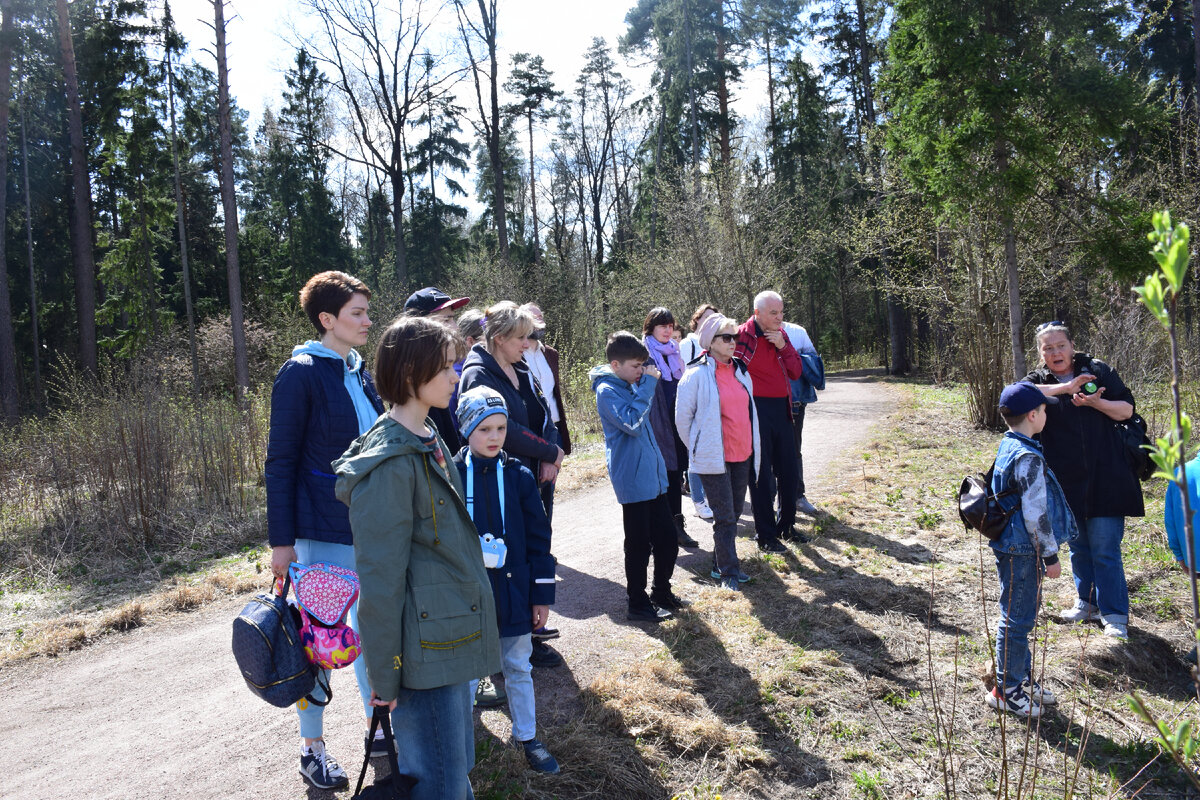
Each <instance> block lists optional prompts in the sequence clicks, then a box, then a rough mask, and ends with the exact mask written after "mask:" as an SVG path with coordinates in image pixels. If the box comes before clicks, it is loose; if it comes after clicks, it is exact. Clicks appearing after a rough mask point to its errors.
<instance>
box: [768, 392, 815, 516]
mask: <svg viewBox="0 0 1200 800" xmlns="http://www.w3.org/2000/svg"><path fill="white" fill-rule="evenodd" d="M807 408H808V404H807V403H792V433H793V434H794V435H795V438H796V497H797V498H800V497H804V496H805V495H806V494H808V492H807V491H806V490H805V486H804V452H803V450H802V448H803V446H804V412H805V410H806V409H807ZM771 494H772V495H774V494H775V476H774V475H773V474H772V475H771Z"/></svg>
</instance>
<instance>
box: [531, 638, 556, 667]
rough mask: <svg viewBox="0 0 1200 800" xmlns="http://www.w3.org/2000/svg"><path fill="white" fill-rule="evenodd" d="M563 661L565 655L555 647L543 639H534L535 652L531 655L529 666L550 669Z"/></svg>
mask: <svg viewBox="0 0 1200 800" xmlns="http://www.w3.org/2000/svg"><path fill="white" fill-rule="evenodd" d="M562 663H563V657H562V656H560V655H559V654H558V653H557V652H556V651H555V650H554V648H552V647H551V646H550V645H548V644H546V643H545V642H543V641H539V640H537V639H534V640H533V652H532V653H531V654H530V655H529V666H531V667H539V668H541V669H550V668H551V667H557V666H559V665H561V664H562Z"/></svg>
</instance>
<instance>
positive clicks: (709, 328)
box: [697, 313, 733, 350]
mask: <svg viewBox="0 0 1200 800" xmlns="http://www.w3.org/2000/svg"><path fill="white" fill-rule="evenodd" d="M731 322H733V320H731V319H730V318H729V317H727V316H725V315H724V314H719V313H713V314H710V315H709V316H708V317H706V318H705V320H704V322H701V323H700V330H699V331H697V334H698V335H699V337H700V347H701V348H703V349H704V350H707V349H708V347H709V345H711V344H712V340H713V337H714V336H716V335H717V334H718V333H719V332H720V331H721V328H724V327H725V326H726V325H727V324H729V323H731Z"/></svg>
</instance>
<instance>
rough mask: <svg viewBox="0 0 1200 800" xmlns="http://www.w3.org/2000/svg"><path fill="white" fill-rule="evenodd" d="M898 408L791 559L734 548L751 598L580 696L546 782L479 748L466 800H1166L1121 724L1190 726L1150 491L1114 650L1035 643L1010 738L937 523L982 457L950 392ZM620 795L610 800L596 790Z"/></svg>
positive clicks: (721, 608) (961, 571)
mask: <svg viewBox="0 0 1200 800" xmlns="http://www.w3.org/2000/svg"><path fill="white" fill-rule="evenodd" d="M904 396H905V400H904V402H903V403H902V404H901V405H900V408H899V410H898V412H897V413H896V414H895V415H894V416H893V417H892V418H891V419H890V420H889V421H888V422H886V423H885V424H883V425H881V426H880V429H879V430H877V431H875V432H874V434H873V439H872V440H871V441H870V442H869V444H868V445H867V447H866V448H864V450H863V451H861V452H859V453H853V454H849V455H848V456H847V457H846V458H844V459H843V461H842V462H841V465H840V467H839V468H838V472H837V479H836V488H835V490H834V491H833V492H832V493H831V494H830V495H828V496H825V497H820V498H818V500H819V503H820V505H821V506H822V507H823V508H824V509H825V510H826V511H827V512H828V513H827V514H825V515H823V516H822V517H821V518H820V519H818V520H816V521H812V522H810V523H809V524H810V527H811V530H810V531H809V533H811V534H813V535H814V541H813V542H812V543H811V544H806V545H800V546H795V545H793V546H791V547H790V548H789V552H788V553H787V554H785V555H783V556H768V557H762V556H759V555H758V554H757V553H756V552H754V548H752V546H749V543H748V542H745V541H744V540H743V541H740V542H739V546H740V549H741V550H742V556H743V564H744V568H745V569H746V571H747V572H749V573H750V574H751V575H753V576H754V577H755V581H754V582H753V583H751V584H749V585H748V586H747V587H746V591H744V592H743V593H742V594H741V595H733V594H731V593H728V592H724V591H722V590H719V589H717V588H715V587H704V588H701V589H700V590H699V595H698V597H695V602H694V604H693V605H692V607H691V608H690V609H688V610H687V611H685V612H684V613H682V614H680V615H679V616H678V618H677V619H676V620H674V621H672V622H670V623H667V624H665V625H663V626H661V630H660V631H659V632H658V634H656V635H657V637H658V638H659V640H660V646H659V647H656V648H654V649H653V650H651V652H649V653H648V654H646V655H645V656H644V657H642V658H641V659H640V660H637V661H635V662H633V663H614V664H612V665H611V667H610V668H609V669H608V671H606V672H605V673H603V674H601V675H600V676H599V677H597V678H596V679H595V680H594V681H593V682H592V683H591V685H589V686H586V687H584V688H582V689H581V693H580V696H579V698H578V699H579V700H581V701H582V707H583V714H582V717H581V718H580V719H578V720H576V721H573V722H572V723H571V725H570V731H571V736H572V740H571V741H572V744H571V745H570V747H566V746H563V745H558V746H556V747H554V748H552V749H553V750H554V751H555V752H556V753H564V754H570V755H569V759H568V758H567V757H565V756H564V761H565V763H566V764H567V766H566V767H565V768H564V773H563V775H562V776H559V778H555V779H553V781H554V782H553V783H551V782H550V781H548V780H546V779H538V778H532V777H530V776H529V773H528V770H527V769H526V768H525V766H524V764H523V763H521V759H520V758H519V755H518V754H514V752H513V751H512V749H511V748H506V747H498V748H495V750H494V751H489V752H488V753H485V754H483V757H482V758H481V763H480V765H479V767H477V769H476V772H475V773H473V777H480V776H486V779H484V780H483V783H482V784H480V786H479V790H477V796H478V797H480V798H517V797H530V798H543V797H547V798H548V797H637V798H641V797H654V798H689V799H699V798H708V799H709V800H712V799H713V798H717V797H722V798H771V799H772V800H776V798H802V797H814V798H860V799H864V800H871V799H873V798H878V799H879V800H882V799H883V798H909V797H912V798H915V797H947V798H948V797H958V798H974V797H995V796H997V792H1000V793H1001V795H1002V796H1004V795H1005V794H1006V795H1007V796H1009V797H1029V798H1033V797H1088V798H1100V797H1109V796H1116V797H1132V796H1134V795H1135V794H1136V796H1138V797H1143V798H1149V797H1155V798H1164V797H1177V798H1183V797H1186V796H1188V795H1187V794H1186V791H1187V790H1186V788H1185V785H1184V783H1183V781H1182V779H1181V777H1180V775H1179V773H1178V771H1177V770H1176V769H1175V768H1174V767H1173V766H1171V765H1170V764H1169V763H1166V760H1165V759H1163V758H1158V757H1157V756H1158V753H1157V750H1156V748H1154V747H1153V745H1152V744H1150V737H1151V735H1152V732H1151V731H1150V730H1149V729H1148V728H1147V726H1145V725H1143V724H1142V723H1141V722H1139V721H1137V720H1135V719H1134V717H1133V715H1132V713H1131V712H1130V711H1129V709H1128V707H1127V705H1126V702H1125V697H1126V695H1127V693H1128V692H1129V691H1130V690H1131V689H1136V690H1137V691H1138V692H1139V694H1141V695H1142V696H1143V697H1144V698H1145V699H1146V700H1147V702H1148V703H1149V704H1150V706H1151V707H1152V708H1153V710H1154V712H1155V713H1156V714H1158V715H1160V718H1164V719H1167V720H1173V721H1174V723H1173V724H1177V723H1178V722H1179V721H1181V720H1183V719H1186V718H1188V717H1191V718H1193V719H1195V718H1196V717H1197V713H1196V705H1195V704H1194V703H1192V704H1190V705H1189V694H1188V680H1187V672H1186V667H1185V665H1184V664H1183V662H1182V660H1181V655H1182V654H1183V653H1184V652H1186V650H1187V648H1188V647H1190V645H1189V644H1188V642H1187V639H1188V620H1186V619H1184V618H1183V616H1182V615H1181V614H1180V612H1179V609H1186V608H1187V607H1188V604H1189V602H1190V601H1189V599H1188V594H1187V591H1186V587H1185V583H1184V581H1183V580H1182V578H1181V576H1180V575H1178V573H1175V572H1172V571H1171V570H1170V569H1169V563H1164V562H1165V561H1166V560H1167V559H1166V556H1165V555H1164V550H1163V543H1162V538H1163V537H1162V532H1161V509H1162V488H1161V487H1154V486H1153V485H1147V509H1148V510H1147V513H1148V516H1147V518H1146V519H1145V520H1140V521H1133V520H1131V521H1130V524H1129V526H1128V531H1127V535H1126V550H1127V554H1126V569H1127V573H1128V575H1129V583H1130V587H1131V595H1132V597H1133V613H1132V617H1133V619H1132V624H1131V641H1130V642H1129V643H1128V644H1126V645H1120V644H1115V643H1112V642H1109V641H1102V639H1103V637H1101V636H1099V629H1098V628H1089V627H1077V626H1064V625H1057V624H1052V623H1048V622H1046V623H1043V624H1041V625H1039V628H1038V630H1037V631H1036V634H1035V636H1036V639H1037V642H1038V651H1037V652H1038V654H1039V655H1038V658H1039V663H1041V662H1044V664H1045V682H1046V683H1047V685H1048V686H1050V687H1051V688H1053V689H1054V690H1055V691H1056V692H1057V693H1058V695H1059V698H1060V704H1059V707H1058V711H1057V712H1055V713H1053V714H1051V715H1048V716H1047V717H1046V718H1044V719H1043V720H1042V722H1041V723H1040V725H1037V726H1035V727H1026V726H1025V725H1024V724H1023V723H1022V722H1021V721H1019V720H1016V719H1015V718H1012V717H1006V718H1001V717H998V716H997V714H996V713H995V712H994V711H991V710H990V709H988V708H987V707H986V706H985V704H984V702H983V697H984V692H985V691H986V687H987V686H988V685H989V682H990V681H991V680H992V674H991V673H992V656H991V646H992V645H991V634H990V631H991V630H993V629H994V627H995V623H996V612H995V606H996V599H997V595H998V587H997V583H996V577H995V568H994V564H993V562H992V559H991V555H990V551H988V550H986V549H984V548H981V546H980V542H979V540H978V537H976V536H967V535H965V534H964V532H963V530H962V526H961V524H960V523H959V522H958V519H957V515H956V514H955V512H954V508H953V505H952V502H951V501H952V497H953V495H954V492H955V491H956V489H957V484H958V481H959V480H960V479H961V476H962V475H963V474H965V473H966V472H968V471H977V470H982V469H984V468H986V466H987V464H988V463H989V462H990V459H991V458H992V455H993V454H994V449H995V446H996V441H997V438H998V437H997V435H996V434H992V433H988V432H983V431H978V430H974V429H973V428H972V427H971V426H970V425H969V424H968V422H967V419H966V405H965V399H964V398H963V396H962V394H961V393H959V392H955V391H951V390H940V389H931V388H928V387H919V386H917V387H909V388H905V389H904ZM1065 571H1069V570H1065ZM1072 596H1073V587H1072V585H1071V582H1070V577H1069V576H1064V578H1062V579H1060V580H1059V581H1057V582H1055V583H1051V584H1048V585H1047V590H1046V602H1047V606H1048V607H1059V608H1061V607H1063V606H1065V605H1068V604H1069V603H1070V602H1071V597H1072ZM559 701H560V702H562V701H563V700H562V699H560V700H559ZM568 701H570V700H568ZM543 733H544V734H545V737H544V738H545V739H546V740H547V741H549V740H550V739H551V737H554V738H555V739H556V740H557V738H558V737H559V736H561V735H563V733H564V729H562V728H554V727H550V728H548V729H546V730H545V731H543ZM631 758H636V759H637V760H636V761H631V760H630V759H631ZM1035 762H1036V770H1035V769H1034V765H1035ZM1022 764H1024V770H1023V771H1022ZM630 775H633V776H635V777H637V779H636V780H634V781H633V784H634V785H632V786H630V787H629V788H627V789H622V790H615V789H611V788H607V787H614V786H617V785H619V784H618V783H617V782H618V781H621V780H628V779H629V776H630ZM1022 775H1023V779H1022ZM1006 780H1007V781H1008V784H1007V790H1005V786H1004V782H1005V781H1006ZM559 781H561V783H560V782H559ZM581 784H582V785H581ZM596 787H606V788H605V789H603V790H597V788H596Z"/></svg>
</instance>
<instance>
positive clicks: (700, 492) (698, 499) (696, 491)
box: [688, 469, 705, 503]
mask: <svg viewBox="0 0 1200 800" xmlns="http://www.w3.org/2000/svg"><path fill="white" fill-rule="evenodd" d="M688 490H689V491H690V492H691V493H692V502H693V503H703V502H704V497H705V495H704V483H703V482H702V481H701V480H700V473H698V472H695V471H693V470H690V469H689V470H688Z"/></svg>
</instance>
